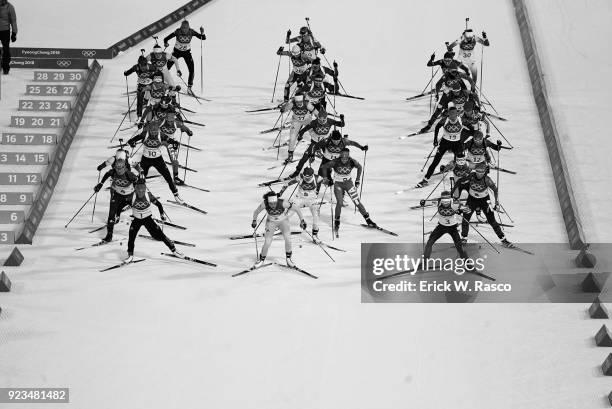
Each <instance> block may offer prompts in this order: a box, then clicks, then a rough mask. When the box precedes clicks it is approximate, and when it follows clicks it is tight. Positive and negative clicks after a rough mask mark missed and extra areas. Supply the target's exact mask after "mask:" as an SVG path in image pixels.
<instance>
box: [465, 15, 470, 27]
mask: <svg viewBox="0 0 612 409" xmlns="http://www.w3.org/2000/svg"><path fill="white" fill-rule="evenodd" d="M468 21H470V18H469V17H466V18H465V29H466V30H467V29H468Z"/></svg>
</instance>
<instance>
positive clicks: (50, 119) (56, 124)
mask: <svg viewBox="0 0 612 409" xmlns="http://www.w3.org/2000/svg"><path fill="white" fill-rule="evenodd" d="M65 123H66V121H65V119H64V117H61V116H16V115H13V116H11V126H12V127H13V128H62V127H64V124H65Z"/></svg>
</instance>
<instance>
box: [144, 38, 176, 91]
mask: <svg viewBox="0 0 612 409" xmlns="http://www.w3.org/2000/svg"><path fill="white" fill-rule="evenodd" d="M147 61H148V62H149V64H151V65H152V66H153V67H154V68H155V69H156V70H157V71H160V72H161V73H162V74H163V76H164V82H165V83H166V84H168V85H169V86H171V87H174V80H173V79H172V76H171V75H170V70H169V69H168V62H170V61H172V62H174V63H177V62H178V61H177V59H176V57H174V56H173V55H172V54H170V53H168V52H166V51H163V50H162V48H161V47H160V46H159V45H157V44H155V46H154V47H153V51H152V52H151V53H150V54H149V56H148V57H147ZM176 74H177V75H178V76H179V77H180V76H181V75H183V74H182V73H181V70H179V68H178V65H177V66H176Z"/></svg>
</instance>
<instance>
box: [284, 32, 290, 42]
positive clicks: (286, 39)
mask: <svg viewBox="0 0 612 409" xmlns="http://www.w3.org/2000/svg"><path fill="white" fill-rule="evenodd" d="M290 39H291V30H287V37H286V38H285V43H286V44H289V40H290Z"/></svg>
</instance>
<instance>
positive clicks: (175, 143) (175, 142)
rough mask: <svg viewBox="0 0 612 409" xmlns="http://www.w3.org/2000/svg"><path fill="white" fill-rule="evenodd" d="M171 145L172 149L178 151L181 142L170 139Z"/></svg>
mask: <svg viewBox="0 0 612 409" xmlns="http://www.w3.org/2000/svg"><path fill="white" fill-rule="evenodd" d="M170 144H171V145H172V148H173V149H174V150H176V149H178V147H179V141H177V140H176V139H170Z"/></svg>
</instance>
